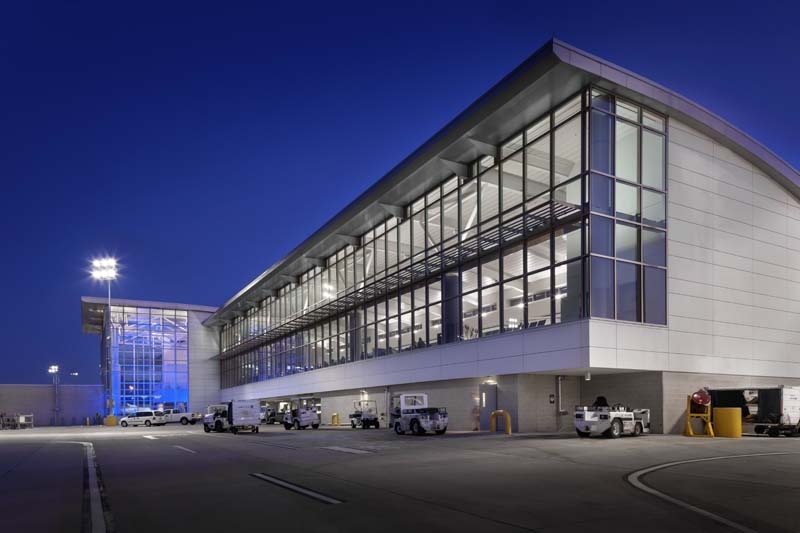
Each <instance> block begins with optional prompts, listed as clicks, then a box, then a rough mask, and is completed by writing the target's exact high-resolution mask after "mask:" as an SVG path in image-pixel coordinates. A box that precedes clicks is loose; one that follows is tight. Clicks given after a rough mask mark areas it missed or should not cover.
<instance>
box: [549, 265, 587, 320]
mask: <svg viewBox="0 0 800 533" xmlns="http://www.w3.org/2000/svg"><path fill="white" fill-rule="evenodd" d="M554 272H555V274H554V275H555V293H554V294H555V296H554V297H555V308H556V309H555V318H556V322H557V323H558V322H570V321H572V320H578V319H579V318H582V317H583V301H584V299H583V260H581V259H579V260H577V261H573V262H571V263H567V264H566V265H561V266H559V267H556V268H555V271H554Z"/></svg>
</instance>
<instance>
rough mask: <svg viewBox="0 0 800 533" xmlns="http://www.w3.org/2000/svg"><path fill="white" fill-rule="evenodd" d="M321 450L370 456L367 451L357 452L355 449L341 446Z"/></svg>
mask: <svg viewBox="0 0 800 533" xmlns="http://www.w3.org/2000/svg"><path fill="white" fill-rule="evenodd" d="M322 449H323V450H333V451H334V452H342V453H353V454H357V455H361V454H365V453H366V454H370V453H372V452H368V451H367V450H357V449H355V448H343V447H341V446H323V447H322Z"/></svg>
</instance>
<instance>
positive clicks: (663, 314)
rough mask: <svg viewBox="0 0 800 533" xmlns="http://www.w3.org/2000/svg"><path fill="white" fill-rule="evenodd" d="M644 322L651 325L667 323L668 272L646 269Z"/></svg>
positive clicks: (658, 269)
mask: <svg viewBox="0 0 800 533" xmlns="http://www.w3.org/2000/svg"><path fill="white" fill-rule="evenodd" d="M644 321H645V322H647V323H649V324H665V325H666V323H667V271H666V270H662V269H660V268H652V267H645V268H644Z"/></svg>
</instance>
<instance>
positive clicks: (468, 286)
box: [448, 265, 478, 296]
mask: <svg viewBox="0 0 800 533" xmlns="http://www.w3.org/2000/svg"><path fill="white" fill-rule="evenodd" d="M477 288H478V265H473V266H472V267H463V268H462V269H461V293H462V294H463V293H465V292H469V291H473V290H475V289H477ZM448 296H451V295H448Z"/></svg>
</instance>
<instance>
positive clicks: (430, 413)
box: [391, 393, 448, 435]
mask: <svg viewBox="0 0 800 533" xmlns="http://www.w3.org/2000/svg"><path fill="white" fill-rule="evenodd" d="M393 403H395V404H396V406H395V408H394V410H393V411H392V413H391V424H392V427H394V432H395V433H397V434H398V435H404V434H405V433H406V431H410V432H411V433H413V434H414V435H424V434H425V433H427V432H428V431H433V432H434V433H436V434H437V435H444V433H445V432H446V431H447V422H448V418H447V409H446V408H444V407H429V406H428V395H427V394H424V393H416V394H400V395H398V396H396V397H395V398H393Z"/></svg>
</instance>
